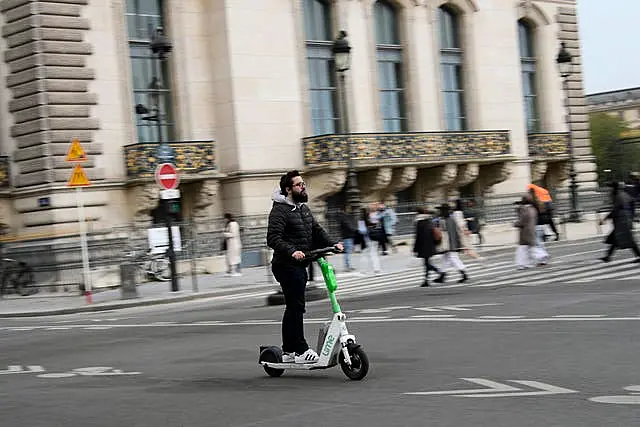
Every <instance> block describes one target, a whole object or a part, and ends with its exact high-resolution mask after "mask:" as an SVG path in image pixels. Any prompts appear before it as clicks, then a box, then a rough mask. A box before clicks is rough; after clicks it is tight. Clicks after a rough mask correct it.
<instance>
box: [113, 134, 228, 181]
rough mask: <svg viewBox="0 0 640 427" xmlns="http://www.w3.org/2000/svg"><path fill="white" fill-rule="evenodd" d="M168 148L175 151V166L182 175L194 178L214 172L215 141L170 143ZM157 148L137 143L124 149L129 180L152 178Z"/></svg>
mask: <svg viewBox="0 0 640 427" xmlns="http://www.w3.org/2000/svg"><path fill="white" fill-rule="evenodd" d="M169 146H171V148H173V149H174V150H175V164H176V167H177V168H178V171H179V172H181V173H182V174H185V175H187V176H190V175H192V176H194V177H196V176H198V175H203V174H211V173H214V172H215V171H216V169H217V166H216V154H215V153H216V150H215V148H216V146H215V141H211V140H209V141H180V142H170V143H169ZM157 148H158V144H157V143H150V142H139V143H136V144H130V145H126V146H125V147H124V156H125V161H126V166H127V178H128V179H129V180H131V181H133V180H144V181H147V180H150V179H153V178H154V174H155V170H156V167H157V166H158V159H157V158H156V150H157Z"/></svg>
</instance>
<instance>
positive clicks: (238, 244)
mask: <svg viewBox="0 0 640 427" xmlns="http://www.w3.org/2000/svg"><path fill="white" fill-rule="evenodd" d="M224 218H225V219H226V220H227V223H226V225H225V227H224V231H223V233H222V235H223V237H224V244H223V247H224V248H225V254H224V255H225V260H226V262H227V273H226V275H227V276H241V275H242V274H241V272H240V264H241V262H242V240H241V239H240V226H239V225H238V222H237V221H236V219H235V217H234V216H233V215H231V214H230V213H226V214H224Z"/></svg>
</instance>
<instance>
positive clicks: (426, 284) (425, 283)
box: [420, 280, 429, 288]
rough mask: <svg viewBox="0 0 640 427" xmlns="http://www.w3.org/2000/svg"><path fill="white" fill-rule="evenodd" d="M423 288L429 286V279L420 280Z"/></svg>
mask: <svg viewBox="0 0 640 427" xmlns="http://www.w3.org/2000/svg"><path fill="white" fill-rule="evenodd" d="M420 286H421V287H423V288H426V287H427V286H429V281H428V280H425V281H424V282H422V285H420Z"/></svg>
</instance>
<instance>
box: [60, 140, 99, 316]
mask: <svg viewBox="0 0 640 427" xmlns="http://www.w3.org/2000/svg"><path fill="white" fill-rule="evenodd" d="M65 161H67V162H85V161H87V153H86V152H85V151H84V148H82V145H80V141H79V140H78V139H77V138H74V139H73V141H71V145H70V146H69V149H68V150H67V157H66V158H65ZM89 185H91V183H90V182H89V179H88V178H87V174H86V173H85V171H84V169H83V168H82V166H81V165H80V163H76V166H75V167H74V168H73V172H72V173H71V177H70V178H69V182H67V186H69V187H75V189H76V205H77V207H78V225H79V227H80V253H81V257H82V276H83V278H84V294H85V296H86V298H87V304H91V303H92V297H91V266H90V264H89V244H88V242H87V223H86V221H85V216H84V203H83V202H82V187H85V186H89Z"/></svg>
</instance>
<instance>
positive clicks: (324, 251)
mask: <svg viewBox="0 0 640 427" xmlns="http://www.w3.org/2000/svg"><path fill="white" fill-rule="evenodd" d="M340 252H342V251H340V250H339V249H338V248H337V247H335V246H327V247H326V248H320V249H314V250H311V251H308V252H305V254H304V259H305V260H307V261H308V260H310V259H311V260H313V259H316V258H320V257H321V256H323V255H328V254H338V253H340Z"/></svg>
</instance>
